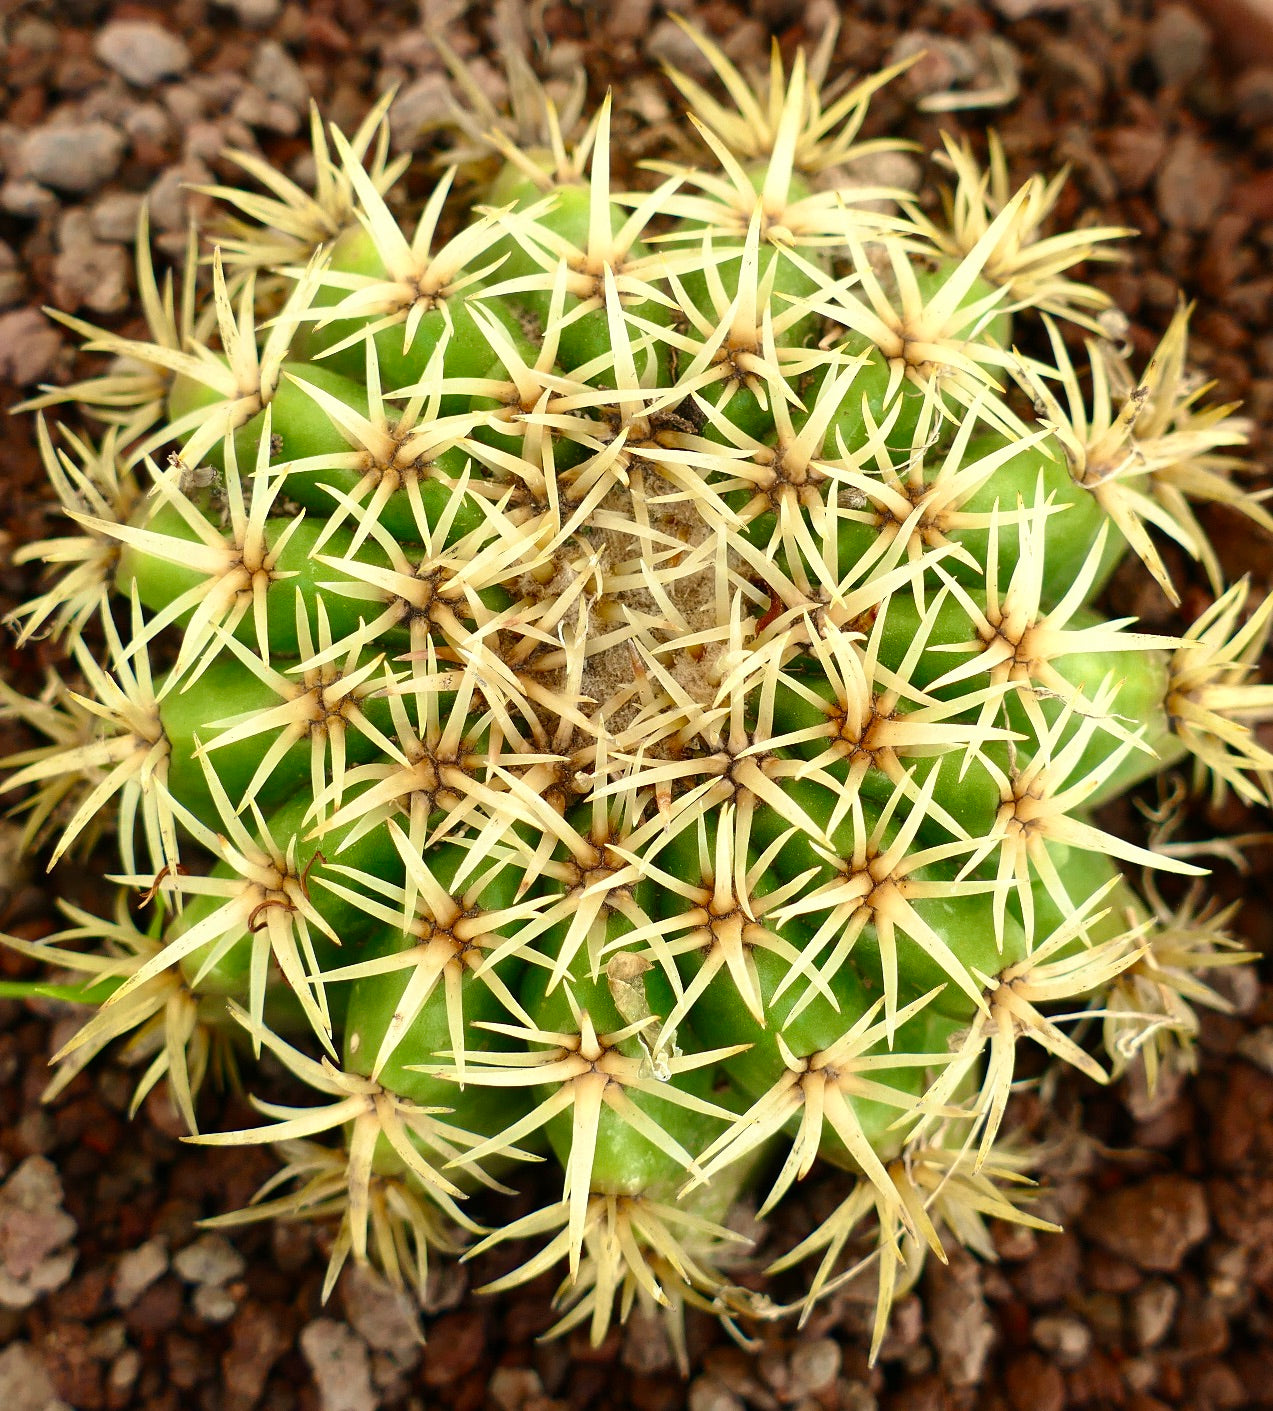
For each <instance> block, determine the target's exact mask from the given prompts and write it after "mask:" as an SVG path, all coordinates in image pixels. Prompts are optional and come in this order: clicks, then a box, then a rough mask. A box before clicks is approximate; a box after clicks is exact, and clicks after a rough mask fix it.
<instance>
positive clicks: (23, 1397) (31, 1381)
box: [0, 1342, 70, 1411]
mask: <svg viewBox="0 0 1273 1411" xmlns="http://www.w3.org/2000/svg"><path fill="white" fill-rule="evenodd" d="M0 1406H3V1407H4V1408H5V1411H70V1408H69V1407H68V1406H67V1404H66V1402H65V1401H60V1400H59V1399H58V1396H57V1392H56V1390H55V1388H54V1386H53V1383H52V1382H51V1381H50V1380H49V1374H48V1372H46V1371H45V1369H44V1361H43V1359H42V1358H41V1357H39V1356H38V1355H37V1354H36V1353H35V1352H34V1351H33V1350H32V1348H31V1344H30V1343H29V1342H15V1343H11V1344H10V1345H9V1346H8V1347H6V1348H5V1349H4V1351H3V1352H0Z"/></svg>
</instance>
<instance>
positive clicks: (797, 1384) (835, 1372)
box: [790, 1338, 840, 1398]
mask: <svg viewBox="0 0 1273 1411" xmlns="http://www.w3.org/2000/svg"><path fill="white" fill-rule="evenodd" d="M839 1375H840V1344H839V1343H838V1342H836V1341H835V1340H834V1339H833V1338H813V1339H812V1340H809V1341H805V1340H803V1339H802V1340H801V1341H800V1342H799V1343H797V1344H796V1349H795V1351H794V1352H793V1353H792V1354H791V1388H790V1395H791V1397H793V1398H795V1397H800V1396H809V1395H812V1393H814V1392H817V1391H821V1390H822V1389H823V1388H824V1387H827V1386H830V1384H831V1383H832V1382H833V1381H835V1379H836V1378H837V1377H838V1376H839Z"/></svg>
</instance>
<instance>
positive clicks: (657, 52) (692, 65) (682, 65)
mask: <svg viewBox="0 0 1273 1411" xmlns="http://www.w3.org/2000/svg"><path fill="white" fill-rule="evenodd" d="M645 52H646V53H647V54H648V55H649V57H650V58H651V59H653V60H655V61H656V62H657V63H660V64H668V65H670V66H671V67H672V68H674V69H679V70H680V71H681V72H682V73H687V74H689V75H690V77H691V78H707V77H709V76H710V74H711V72H712V68H711V64H710V63H708V61H707V59H706V58H704V56H703V54H702V51H701V50H700V49H699V47H698V45H697V44H695V43H694V41H693V40H692V39H691V38H690V37H689V35H688V34H686V33H685V31H684V30H683V29H682V28H681V27H680V25H678V24H677V23H676V21H675V20H672V19H661V20H660V21H659V22H658V24H656V25H655V26H654V28H653V29H652V30H651V31H650V37H649V38H648V39H647V40H646V41H645ZM690 1391H691V1394H693V1386H691V1388H690Z"/></svg>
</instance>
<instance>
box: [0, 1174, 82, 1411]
mask: <svg viewBox="0 0 1273 1411" xmlns="http://www.w3.org/2000/svg"><path fill="white" fill-rule="evenodd" d="M62 1198H63V1197H62V1181H61V1177H60V1176H59V1175H58V1172H57V1168H56V1167H55V1166H54V1165H53V1164H52V1162H50V1161H48V1160H46V1159H45V1158H44V1157H43V1156H28V1157H27V1159H26V1160H25V1161H24V1162H22V1164H21V1165H20V1166H19V1167H18V1168H17V1169H16V1170H15V1171H14V1172H13V1173H12V1175H10V1176H9V1178H8V1179H7V1180H6V1181H5V1182H4V1184H3V1185H0V1308H27V1307H29V1306H30V1305H31V1304H33V1303H35V1302H36V1300H37V1299H40V1298H43V1297H44V1296H45V1295H46V1294H49V1293H52V1292H53V1290H54V1289H59V1288H61V1287H62V1285H63V1284H64V1283H65V1282H66V1281H67V1279H68V1278H70V1275H71V1270H72V1269H73V1268H74V1267H75V1259H76V1252H75V1250H74V1249H72V1248H69V1247H68V1246H69V1242H70V1240H71V1239H72V1238H73V1237H74V1235H75V1232H76V1224H75V1221H74V1219H73V1218H72V1217H71V1216H70V1215H68V1214H67V1212H66V1211H65V1210H64V1209H63V1208H62ZM0 1404H2V1403H0Z"/></svg>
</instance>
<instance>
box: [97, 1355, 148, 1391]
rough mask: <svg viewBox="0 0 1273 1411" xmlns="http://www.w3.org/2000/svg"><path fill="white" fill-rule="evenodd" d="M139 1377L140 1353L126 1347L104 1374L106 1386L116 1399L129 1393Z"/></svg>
mask: <svg viewBox="0 0 1273 1411" xmlns="http://www.w3.org/2000/svg"><path fill="white" fill-rule="evenodd" d="M139 1376H141V1353H140V1352H138V1351H137V1349H136V1348H135V1347H126V1348H125V1349H124V1350H123V1352H121V1353H120V1354H119V1356H118V1357H117V1358H116V1359H115V1360H114V1361H113V1362H112V1363H111V1369H110V1371H109V1372H108V1373H107V1374H106V1386H107V1389H108V1390H109V1391H112V1392H114V1393H115V1395H116V1396H117V1397H123V1396H124V1394H125V1393H127V1392H129V1391H131V1390H132V1389H133V1386H134V1385H135V1384H136V1381H137V1378H138V1377H139Z"/></svg>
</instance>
